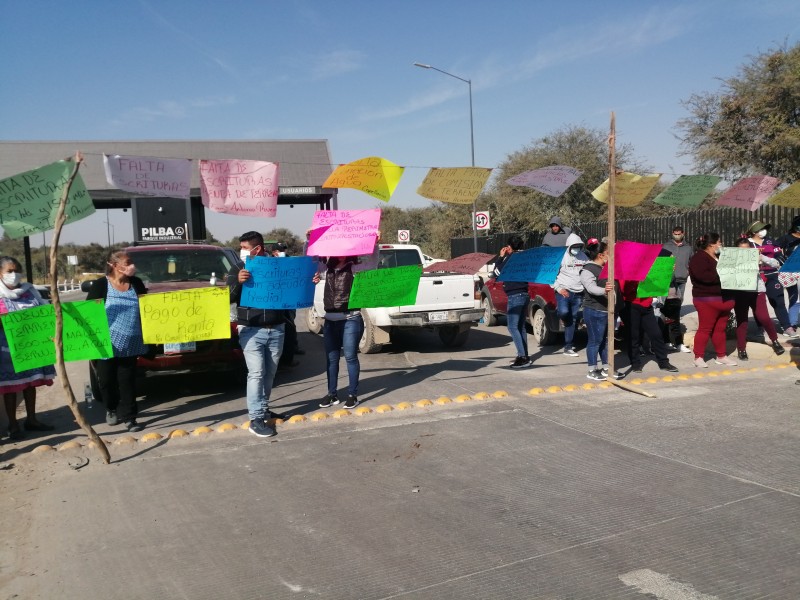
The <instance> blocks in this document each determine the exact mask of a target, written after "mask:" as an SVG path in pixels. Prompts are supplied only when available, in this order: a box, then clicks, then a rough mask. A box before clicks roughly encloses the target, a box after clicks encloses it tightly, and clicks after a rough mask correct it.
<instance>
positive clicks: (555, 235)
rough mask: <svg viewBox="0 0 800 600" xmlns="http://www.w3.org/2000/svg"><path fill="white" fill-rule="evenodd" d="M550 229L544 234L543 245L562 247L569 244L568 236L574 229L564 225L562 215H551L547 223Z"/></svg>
mask: <svg viewBox="0 0 800 600" xmlns="http://www.w3.org/2000/svg"><path fill="white" fill-rule="evenodd" d="M547 226H548V227H549V228H550V231H548V232H547V233H545V234H544V239H543V240H542V246H554V247H557V248H561V247H564V246H566V245H567V238H568V237H569V234H570V233H572V229H570V228H569V227H564V225H562V223H561V218H560V217H551V218H550V221H549V222H548V223H547Z"/></svg>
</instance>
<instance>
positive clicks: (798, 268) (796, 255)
mask: <svg viewBox="0 0 800 600" xmlns="http://www.w3.org/2000/svg"><path fill="white" fill-rule="evenodd" d="M781 273H800V252H798V251H797V250H795V251H794V252H792V253H791V254H790V255H789V258H787V259H786V262H785V263H783V265H782V266H781Z"/></svg>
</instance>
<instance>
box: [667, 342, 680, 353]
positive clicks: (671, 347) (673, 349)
mask: <svg viewBox="0 0 800 600" xmlns="http://www.w3.org/2000/svg"><path fill="white" fill-rule="evenodd" d="M664 345H665V346H666V347H667V350H669V351H670V352H677V351H678V347H677V346H676V345H675V344H669V343H668V344H664Z"/></svg>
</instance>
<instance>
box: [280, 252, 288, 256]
mask: <svg viewBox="0 0 800 600" xmlns="http://www.w3.org/2000/svg"><path fill="white" fill-rule="evenodd" d="M278 256H286V252H278Z"/></svg>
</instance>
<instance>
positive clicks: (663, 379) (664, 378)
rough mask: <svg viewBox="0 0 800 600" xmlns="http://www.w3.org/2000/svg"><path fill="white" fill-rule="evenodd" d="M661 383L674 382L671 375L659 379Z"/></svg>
mask: <svg viewBox="0 0 800 600" xmlns="http://www.w3.org/2000/svg"><path fill="white" fill-rule="evenodd" d="M661 381H666V382H670V381H675V377H673V376H672V375H664V377H662V378H661Z"/></svg>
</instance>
